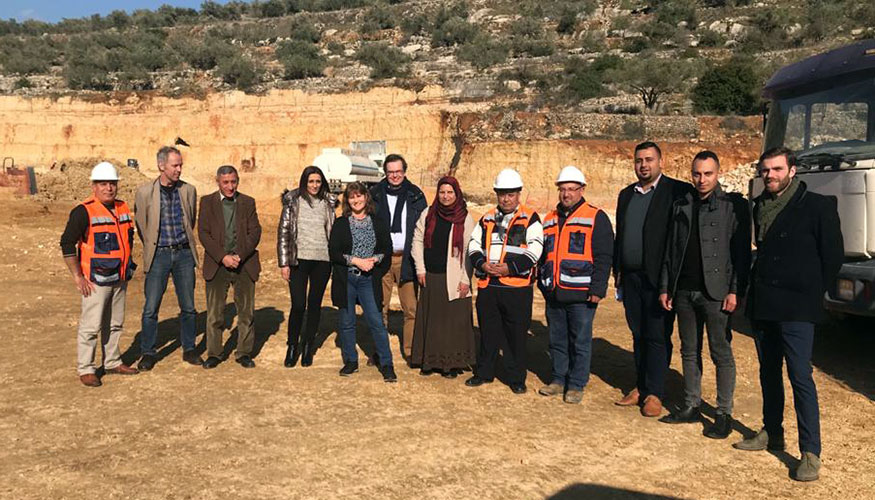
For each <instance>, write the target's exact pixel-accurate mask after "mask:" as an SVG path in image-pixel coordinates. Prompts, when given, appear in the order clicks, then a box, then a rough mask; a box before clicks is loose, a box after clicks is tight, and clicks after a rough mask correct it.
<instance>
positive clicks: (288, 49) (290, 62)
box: [276, 40, 325, 80]
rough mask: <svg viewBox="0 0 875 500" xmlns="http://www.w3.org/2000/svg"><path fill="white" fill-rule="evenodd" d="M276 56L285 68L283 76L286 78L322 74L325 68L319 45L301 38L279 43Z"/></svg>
mask: <svg viewBox="0 0 875 500" xmlns="http://www.w3.org/2000/svg"><path fill="white" fill-rule="evenodd" d="M276 57H277V60H278V61H279V62H280V63H282V65H283V68H285V73H284V77H285V78H286V79H287V80H300V79H302V78H308V77H314V76H322V71H323V70H324V69H325V58H324V57H322V54H321V53H320V52H319V47H317V46H316V45H314V44H312V43H310V42H305V41H302V40H290V41H286V42H283V43H281V44H280V46H279V47H278V48H277V51H276Z"/></svg>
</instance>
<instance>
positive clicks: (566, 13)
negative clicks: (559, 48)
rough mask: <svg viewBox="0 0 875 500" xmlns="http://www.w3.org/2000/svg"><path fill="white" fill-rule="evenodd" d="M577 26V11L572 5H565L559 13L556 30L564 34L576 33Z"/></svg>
mask: <svg viewBox="0 0 875 500" xmlns="http://www.w3.org/2000/svg"><path fill="white" fill-rule="evenodd" d="M576 27H577V11H576V10H575V9H574V8H572V7H571V6H565V7H563V9H562V12H561V13H560V14H559V22H558V23H556V32H557V33H561V34H563V35H570V34H572V33H574V30H575V28H576Z"/></svg>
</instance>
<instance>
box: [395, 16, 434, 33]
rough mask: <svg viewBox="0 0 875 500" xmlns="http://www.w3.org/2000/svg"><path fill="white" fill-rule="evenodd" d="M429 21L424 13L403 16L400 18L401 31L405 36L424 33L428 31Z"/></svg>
mask: <svg viewBox="0 0 875 500" xmlns="http://www.w3.org/2000/svg"><path fill="white" fill-rule="evenodd" d="M429 26H430V23H429V22H428V17H426V16H425V15H424V14H414V15H412V16H404V18H403V19H401V31H403V32H404V34H405V35H407V36H413V35H424V34H425V33H426V32H427V31H428V27H429Z"/></svg>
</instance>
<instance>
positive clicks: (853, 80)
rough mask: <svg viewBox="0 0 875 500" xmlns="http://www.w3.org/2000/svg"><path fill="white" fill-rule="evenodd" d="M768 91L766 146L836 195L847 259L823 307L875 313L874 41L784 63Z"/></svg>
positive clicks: (758, 186)
mask: <svg viewBox="0 0 875 500" xmlns="http://www.w3.org/2000/svg"><path fill="white" fill-rule="evenodd" d="M763 96H764V97H766V98H767V99H768V100H769V110H768V114H767V116H766V121H765V139H764V144H763V149H764V150H765V149H769V148H772V147H776V146H781V145H784V146H787V147H789V148H791V149H793V150H794V151H795V152H796V155H797V159H798V163H799V166H798V167H797V175H798V176H799V178H800V179H801V180H803V181H805V183H806V184H807V185H808V189H810V190H812V191H814V192H817V193H821V194H825V195H832V196H835V197H836V198H837V200H838V211H839V217H840V218H841V226H842V235H843V237H844V243H845V262H844V264H843V265H842V268H841V271H840V272H839V275H838V278H837V280H836V283H835V284H834V286H831V287H829V289H828V291H827V293H826V296H825V297H824V302H825V305H826V308H827V309H828V310H830V311H832V312H836V313H848V314H854V315H864V316H875V39H872V40H864V41H860V42H857V43H854V44H852V45H849V46H846V47H842V48H839V49H836V50H832V51H830V52H826V53H823V54H818V55H816V56H813V57H810V58H808V59H804V60H802V61H800V62H797V63H795V64H791V65H789V66H786V67H784V68H782V69H780V70H779V71H778V72H777V73H775V75H774V76H773V77H772V78H771V79H770V80H769V81H768V82H767V83H766V86H765V88H764V89H763ZM761 190H762V182H754V183H752V188H751V194H756V193H758V192H760V191H761Z"/></svg>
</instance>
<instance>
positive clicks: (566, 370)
mask: <svg viewBox="0 0 875 500" xmlns="http://www.w3.org/2000/svg"><path fill="white" fill-rule="evenodd" d="M546 310H547V325H549V328H550V359H552V360H553V373H552V377H553V378H552V382H555V383H557V384H561V385H563V386H567V387H568V390H583V388H584V387H586V384H587V382H589V367H590V362H591V361H592V320H593V318H594V317H595V310H596V305H595V304H592V303H589V302H582V303H577V304H561V303H558V302H553V301H547V309H546Z"/></svg>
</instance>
